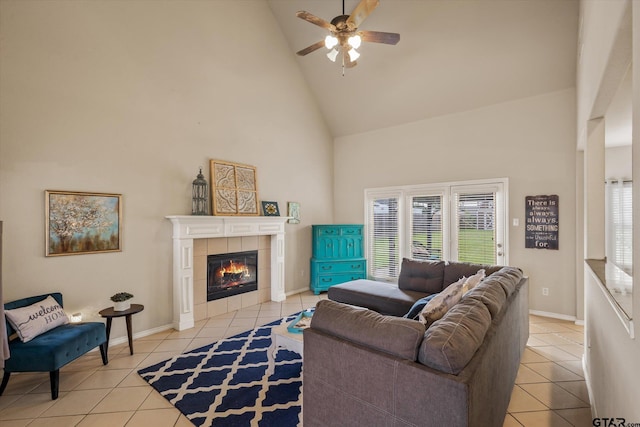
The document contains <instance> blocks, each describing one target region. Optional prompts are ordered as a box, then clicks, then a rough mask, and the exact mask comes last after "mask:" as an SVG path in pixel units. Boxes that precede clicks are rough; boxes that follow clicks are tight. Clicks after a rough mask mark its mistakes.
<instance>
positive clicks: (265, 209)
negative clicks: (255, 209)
mask: <svg viewBox="0 0 640 427" xmlns="http://www.w3.org/2000/svg"><path fill="white" fill-rule="evenodd" d="M262 213H263V215H264V216H280V209H278V202H267V201H263V202H262Z"/></svg>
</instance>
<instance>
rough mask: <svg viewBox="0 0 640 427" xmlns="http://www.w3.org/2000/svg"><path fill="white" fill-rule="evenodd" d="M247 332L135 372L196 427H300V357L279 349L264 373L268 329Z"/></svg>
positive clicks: (289, 319) (269, 338) (277, 322)
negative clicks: (270, 371) (269, 369)
mask: <svg viewBox="0 0 640 427" xmlns="http://www.w3.org/2000/svg"><path fill="white" fill-rule="evenodd" d="M294 318H295V315H293V316H289V317H285V318H284V319H281V320H277V321H275V322H272V323H269V324H267V325H264V326H261V327H258V328H256V329H253V330H251V331H247V332H244V333H242V334H239V335H235V336H233V337H231V338H226V339H223V340H220V341H218V342H215V343H213V344H210V345H207V346H204V347H201V348H198V349H196V350H192V351H190V352H188V353H183V354H181V355H179V356H175V357H173V358H171V359H169V360H165V361H164V362H160V363H157V364H155V365H153V366H149V367H148V368H144V369H141V370H139V371H138V374H140V376H141V377H142V378H144V379H145V380H146V381H147V382H148V383H149V384H150V385H151V386H152V387H153V388H155V389H156V390H158V392H160V394H162V395H163V396H164V397H165V398H166V399H167V400H168V401H169V402H170V403H171V404H172V405H174V406H175V407H176V408H178V409H179V410H180V412H182V413H183V414H184V415H185V416H186V417H187V418H189V419H190V420H191V422H192V423H193V424H195V425H197V426H216V427H218V426H221V427H227V426H259V427H289V426H301V425H302V357H301V356H300V355H299V354H297V353H294V352H292V351H288V350H285V349H282V348H280V349H279V351H278V352H277V355H276V358H275V369H274V371H273V373H272V374H269V373H268V372H267V366H268V358H267V350H268V348H269V346H270V345H271V328H272V327H273V326H277V325H279V324H281V323H283V322H288V321H291V320H293V319H294Z"/></svg>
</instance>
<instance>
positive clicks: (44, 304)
mask: <svg viewBox="0 0 640 427" xmlns="http://www.w3.org/2000/svg"><path fill="white" fill-rule="evenodd" d="M5 315H6V317H7V320H8V321H9V323H11V326H12V327H13V329H15V331H16V332H17V333H18V336H19V337H20V339H21V340H22V342H29V341H31V340H32V339H34V338H35V337H37V336H38V335H40V334H42V333H44V332H47V331H49V330H51V329H53V328H55V327H57V326H60V325H64V324H66V323H69V318H68V317H67V314H66V313H65V312H64V310H63V309H62V307H61V306H60V304H58V301H56V300H55V299H54V298H53V297H52V296H51V295H49V296H47V297H46V298H45V299H44V300H42V301H39V302H36V303H34V304H31V305H28V306H25V307H20V308H14V309H6V310H5Z"/></svg>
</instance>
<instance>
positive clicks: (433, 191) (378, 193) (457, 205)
mask: <svg viewBox="0 0 640 427" xmlns="http://www.w3.org/2000/svg"><path fill="white" fill-rule="evenodd" d="M507 185H508V182H507V180H506V179H502V180H495V181H493V180H492V181H474V182H465V183H455V184H437V185H421V186H410V187H409V186H407V187H394V188H385V189H370V190H366V191H365V212H366V213H365V227H366V230H367V232H366V252H367V257H368V260H369V262H368V265H369V277H372V278H374V279H378V280H395V279H396V278H397V276H398V274H399V272H400V264H401V261H402V258H405V257H406V258H412V259H417V260H439V259H443V260H452V261H464V262H473V263H480V264H501V265H505V264H507V248H506V243H507V239H506V229H507V228H506V218H507V213H506V209H507V203H506V194H507V188H506V187H507Z"/></svg>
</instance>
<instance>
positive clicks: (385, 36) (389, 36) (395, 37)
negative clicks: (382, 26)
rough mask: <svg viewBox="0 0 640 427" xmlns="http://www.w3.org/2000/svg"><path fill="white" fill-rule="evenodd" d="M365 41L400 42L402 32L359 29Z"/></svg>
mask: <svg viewBox="0 0 640 427" xmlns="http://www.w3.org/2000/svg"><path fill="white" fill-rule="evenodd" d="M358 34H360V37H361V38H362V41H363V42H373V43H384V44H398V42H399V41H400V34H398V33H385V32H384V31H358Z"/></svg>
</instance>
